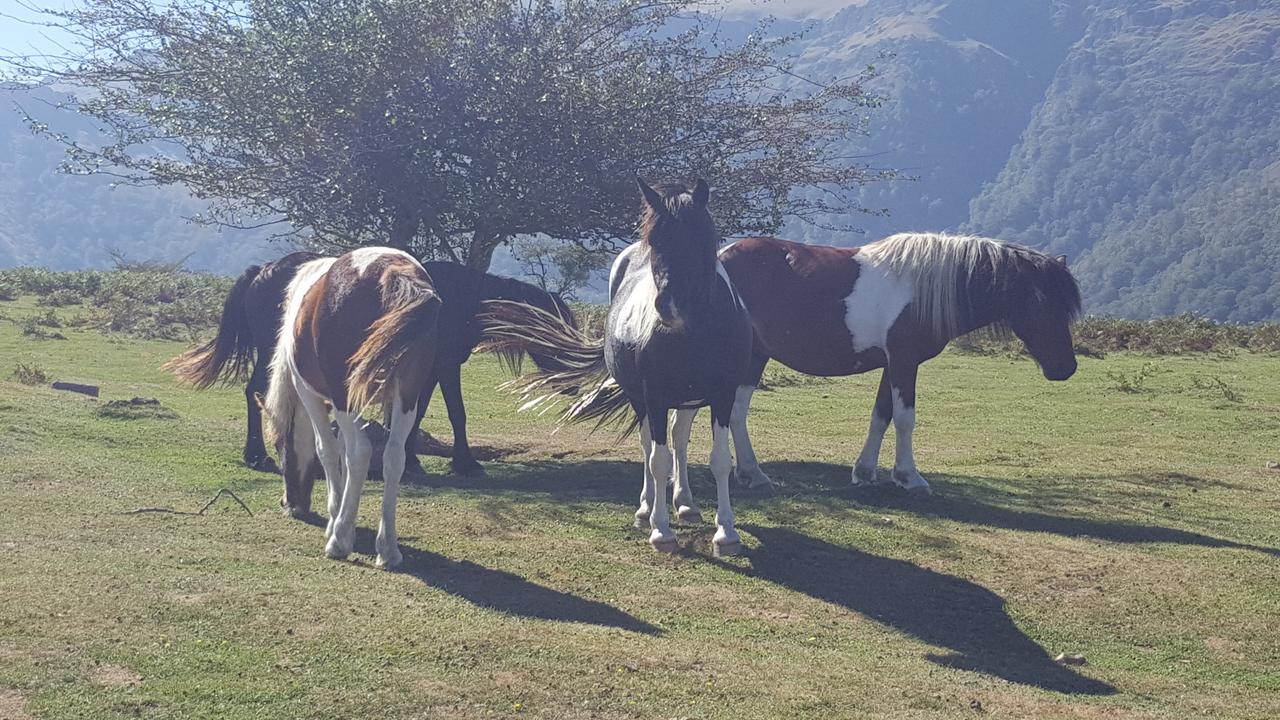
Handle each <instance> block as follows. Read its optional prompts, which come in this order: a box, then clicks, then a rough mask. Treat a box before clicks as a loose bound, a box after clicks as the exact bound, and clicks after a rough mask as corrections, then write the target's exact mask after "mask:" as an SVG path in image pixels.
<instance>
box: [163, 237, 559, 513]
mask: <svg viewBox="0 0 1280 720" xmlns="http://www.w3.org/2000/svg"><path fill="white" fill-rule="evenodd" d="M320 257H321V256H320V255H318V254H316V253H310V252H296V253H293V254H290V255H286V256H284V257H282V258H280V259H279V260H276V261H274V262H269V263H266V264H264V265H262V266H257V265H254V266H252V267H249V268H248V269H246V270H245V271H244V272H243V273H241V275H240V277H239V278H238V279H237V280H236V282H235V284H234V285H233V286H232V288H231V291H230V292H229V293H228V294H227V299H226V301H225V303H224V304H223V309H222V318H221V321H220V322H219V324H218V333H217V335H216V336H215V337H214V338H213V339H211V340H209V341H208V342H206V343H203V344H202V345H200V346H198V347H195V348H193V349H191V350H189V351H187V352H186V353H183V354H182V355H180V356H178V357H176V358H174V359H173V360H171V361H169V362H168V363H166V364H165V366H164V367H165V369H166V370H171V371H173V372H174V373H175V374H176V375H177V376H178V378H179V379H181V380H183V381H185V382H188V383H191V384H192V385H194V386H195V387H196V388H198V389H204V388H208V387H210V386H212V385H214V384H215V383H218V382H221V383H223V384H231V383H236V382H246V379H247V384H246V386H245V390H244V394H245V401H246V402H245V405H246V408H247V415H248V429H247V432H246V433H245V442H244V463H245V465H247V466H249V467H251V468H253V469H255V470H262V471H264V472H280V469H279V467H278V466H277V465H276V463H275V461H273V460H272V459H271V456H270V455H268V454H267V449H266V446H265V445H264V444H263V440H262V417H261V411H260V410H259V408H258V401H257V398H259V397H260V396H262V395H263V394H264V393H266V391H267V379H268V378H267V373H268V369H269V368H270V367H271V359H272V356H273V354H274V352H275V343H276V337H277V335H278V334H279V332H280V323H281V320H282V316H283V313H284V307H283V301H284V293H285V288H286V287H287V286H288V285H289V281H290V280H292V279H293V277H294V274H295V273H297V271H298V268H299V267H300V266H301V265H302V264H303V263H306V262H310V261H312V260H317V259H319V258H320ZM423 267H425V268H426V270H427V273H428V274H429V275H430V276H431V279H432V281H433V283H434V285H435V291H436V293H437V294H438V295H439V296H440V299H441V300H442V302H443V303H444V304H443V306H442V307H441V309H440V319H439V327H440V332H439V334H438V337H437V343H438V344H437V347H436V362H435V366H434V367H435V372H434V373H433V375H432V377H431V378H430V379H429V380H428V383H427V386H426V387H425V388H424V389H423V395H422V397H419V398H418V416H417V423H416V424H415V427H417V425H419V424H421V422H422V417H423V415H425V414H426V412H427V404H428V403H429V402H430V400H431V395H432V394H433V393H434V392H435V388H436V385H439V386H440V394H441V395H443V396H444V402H445V405H446V407H447V408H448V411H449V423H450V425H451V426H452V427H453V453H452V458H451V460H450V465H451V468H452V470H453V471H454V472H456V473H459V474H462V475H474V474H479V473H482V472H483V469H482V468H481V466H480V463H478V462H476V460H475V457H474V456H473V454H472V452H471V446H470V444H469V442H468V441H467V411H466V406H465V405H464V404H463V399H462V379H461V372H462V365H463V364H464V363H465V362H466V361H467V360H468V359H469V358H470V357H471V353H472V350H473V349H474V348H475V346H476V345H477V344H478V343H479V342H480V340H481V339H482V338H483V337H484V332H485V328H484V326H483V324H482V323H481V322H479V321H478V320H477V315H478V313H479V312H480V310H481V308H482V307H483V303H484V302H486V301H490V300H505V301H514V302H520V303H525V304H528V305H532V306H535V307H538V308H541V309H543V310H546V311H547V312H552V313H554V314H556V315H558V316H560V317H562V318H564V319H565V320H566V321H567V322H568V323H569V324H570V325H573V326H574V327H577V325H576V320H575V319H574V315H573V311H572V310H570V309H569V306H568V305H567V304H566V303H565V302H564V300H563V299H561V298H560V296H558V295H556V294H555V293H550V292H547V291H545V290H543V289H541V288H539V287H537V286H535V285H531V284H529V283H526V282H522V281H520V280H513V279H511V278H505V277H499V276H497V275H492V274H489V273H485V272H481V271H480V270H475V269H473V268H469V267H466V266H464V265H459V264H457V263H449V262H428V263H424V264H423ZM531 358H532V360H533V362H534V364H535V365H536V366H537V367H538V368H540V369H554V368H555V367H556V365H555V361H554V360H552V359H551V358H550V357H548V356H547V355H545V354H541V353H533V354H531ZM503 360H504V362H506V363H507V364H508V365H510V366H512V367H513V368H516V367H518V366H519V356H518V355H514V356H505V357H503ZM250 367H252V371H251V372H250ZM416 435H417V434H416V433H411V434H410V435H409V441H408V442H409V445H408V448H407V451H408V464H409V466H410V468H413V467H415V466H417V464H418V461H417V454H416V452H415V450H416V449H417V448H416ZM308 495H309V493H308ZM308 506H309V503H308ZM299 507H300V506H299ZM297 509H298V508H291V512H292V511H296V510H297Z"/></svg>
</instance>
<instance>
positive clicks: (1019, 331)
mask: <svg viewBox="0 0 1280 720" xmlns="http://www.w3.org/2000/svg"><path fill="white" fill-rule="evenodd" d="M1020 265H1021V270H1020V271H1019V272H1017V273H1015V274H1014V276H1013V277H1012V279H1011V282H1010V297H1009V298H1008V300H1009V306H1008V307H1009V311H1008V312H1009V317H1008V323H1009V328H1010V329H1011V330H1013V333H1014V334H1015V335H1017V336H1018V339H1020V340H1022V343H1023V344H1024V345H1026V347H1027V352H1029V353H1030V354H1031V357H1033V358H1035V360H1036V362H1037V363H1039V364H1040V370H1041V372H1043V373H1044V376H1045V377H1046V378H1048V379H1049V380H1066V379H1067V378H1069V377H1071V376H1072V375H1074V374H1075V371H1076V354H1075V346H1074V344H1073V343H1072V340H1071V324H1072V323H1073V322H1074V321H1075V319H1076V317H1077V316H1079V314H1080V289H1079V287H1078V286H1077V285H1076V280H1075V278H1074V277H1072V276H1071V272H1070V271H1069V270H1067V258H1066V256H1065V255H1059V256H1058V257H1049V256H1047V255H1041V254H1039V253H1028V255H1027V257H1026V258H1025V259H1024V260H1023V262H1022V263H1020Z"/></svg>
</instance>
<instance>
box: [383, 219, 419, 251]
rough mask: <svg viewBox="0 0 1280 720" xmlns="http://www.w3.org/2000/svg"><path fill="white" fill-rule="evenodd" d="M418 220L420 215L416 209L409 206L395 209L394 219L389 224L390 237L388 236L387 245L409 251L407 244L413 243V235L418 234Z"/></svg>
mask: <svg viewBox="0 0 1280 720" xmlns="http://www.w3.org/2000/svg"><path fill="white" fill-rule="evenodd" d="M419 222H420V216H419V215H418V213H417V211H415V210H413V209H409V208H401V209H398V210H396V217H395V221H394V222H393V223H392V225H391V237H390V238H388V243H387V245H388V246H390V247H393V248H396V249H397V250H404V251H405V252H410V249H409V246H410V245H411V244H412V243H413V238H414V236H416V235H417V234H418V225H419Z"/></svg>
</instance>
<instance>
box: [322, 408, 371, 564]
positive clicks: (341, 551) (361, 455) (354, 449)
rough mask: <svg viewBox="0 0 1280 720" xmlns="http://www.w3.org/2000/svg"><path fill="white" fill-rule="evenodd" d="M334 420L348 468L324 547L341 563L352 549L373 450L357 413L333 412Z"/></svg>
mask: <svg viewBox="0 0 1280 720" xmlns="http://www.w3.org/2000/svg"><path fill="white" fill-rule="evenodd" d="M334 418H335V419H336V420H337V421H338V432H339V433H340V434H341V435H342V442H343V445H344V448H343V449H344V450H345V451H346V452H345V453H343V459H344V461H345V464H346V466H347V467H346V470H347V476H346V482H345V484H344V485H345V486H344V487H343V489H342V506H341V507H339V508H338V519H337V521H336V522H335V523H334V525H333V535H332V536H331V537H330V538H329V543H328V544H327V545H325V548H324V552H325V554H326V555H328V556H329V557H331V558H334V559H337V560H341V559H342V558H345V557H346V556H348V555H350V554H351V550H352V549H353V548H354V547H355V541H356V516H357V515H358V514H359V512H360V494H361V493H363V492H364V481H365V478H367V477H368V476H369V456H370V455H371V454H372V452H373V450H372V447H371V446H370V443H369V438H368V437H367V436H366V435H365V433H364V428H363V427H362V424H361V421H360V416H359V415H358V414H356V413H353V412H335V413H334Z"/></svg>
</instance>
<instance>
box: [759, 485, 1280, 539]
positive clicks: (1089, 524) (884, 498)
mask: <svg viewBox="0 0 1280 720" xmlns="http://www.w3.org/2000/svg"><path fill="white" fill-rule="evenodd" d="M766 470H768V471H770V472H772V473H774V474H775V475H776V476H777V477H780V478H787V487H786V489H785V491H784V492H785V494H787V495H790V496H791V497H793V498H796V499H800V500H804V501H806V502H817V503H819V504H826V503H833V501H842V502H849V501H852V502H855V503H858V504H861V505H864V506H868V507H875V508H883V509H892V510H901V511H905V512H910V513H913V514H916V515H920V516H922V517H936V518H943V519H946V520H954V521H956V522H962V523H967V524H970V525H980V526H986V527H995V528H1003V529H1005V530H1019V531H1023V532H1042V533H1050V534H1054V535H1062V536H1064V537H1091V538H1096V539H1098V540H1106V541H1109V542H1117V543H1170V544H1176V545H1197V546H1200V547H1207V548H1226V549H1235V550H1249V551H1253V552H1259V553H1264V554H1267V555H1273V556H1278V557H1280V549H1277V548H1271V547H1265V546H1261V545H1253V544H1250V543H1243V542H1236V541H1234V540H1226V539H1223V538H1216V537H1212V536H1210V535H1204V534H1201V533H1197V532H1192V531H1190V530H1179V529H1177V528H1170V527H1163V526H1160V525H1144V524H1140V523H1131V522H1124V521H1119V520H1098V519H1093V518H1087V517H1079V516H1071V515H1054V514H1049V513H1045V512H1037V511H1034V510H1024V509H1016V508H1011V507H1007V506H1005V505H1003V504H1001V501H1002V500H1006V501H1007V499H1008V497H1007V495H1006V494H1005V493H1002V492H1001V491H999V490H996V489H993V488H991V487H989V485H990V482H991V481H990V480H988V479H985V478H979V477H965V476H958V475H934V476H931V477H930V482H931V483H932V484H933V488H934V492H935V494H934V495H932V496H928V497H917V496H913V495H910V494H908V493H905V492H903V491H902V490H901V489H899V488H898V487H896V486H893V485H876V486H870V487H866V486H855V485H852V484H851V483H850V482H849V469H848V468H847V467H844V466H839V465H832V464H829V463H773V464H771V465H766ZM1098 479H1099V478H1091V479H1086V480H1085V481H1086V482H1088V481H1092V480H1098ZM1177 481H1178V482H1179V483H1180V484H1183V485H1190V486H1193V487H1194V486H1195V485H1196V484H1197V483H1202V484H1205V485H1209V484H1212V483H1211V481H1201V480H1198V479H1195V478H1188V477H1186V476H1179V477H1178V478H1177ZM1080 494H1081V496H1083V497H1088V496H1089V491H1088V490H1082V491H1081V493H1080ZM1068 499H1069V498H1068ZM833 504H834V503H833ZM764 511H765V514H766V516H769V515H771V513H770V512H769V510H768V509H767V508H765V509H764ZM770 519H777V520H782V518H773V517H771V518H770Z"/></svg>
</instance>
